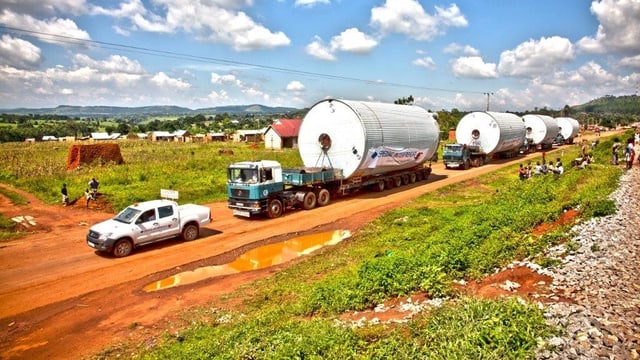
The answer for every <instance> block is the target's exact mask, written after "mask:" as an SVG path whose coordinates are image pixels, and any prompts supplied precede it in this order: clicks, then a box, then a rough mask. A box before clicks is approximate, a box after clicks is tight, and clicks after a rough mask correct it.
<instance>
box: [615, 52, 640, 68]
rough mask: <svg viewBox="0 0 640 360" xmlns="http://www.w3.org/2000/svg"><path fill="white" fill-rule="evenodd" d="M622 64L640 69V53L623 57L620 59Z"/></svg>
mask: <svg viewBox="0 0 640 360" xmlns="http://www.w3.org/2000/svg"><path fill="white" fill-rule="evenodd" d="M620 65H621V66H624V67H628V68H633V69H638V70H640V55H636V56H628V57H625V58H622V60H620Z"/></svg>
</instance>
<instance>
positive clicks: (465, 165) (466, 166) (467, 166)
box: [464, 160, 471, 170]
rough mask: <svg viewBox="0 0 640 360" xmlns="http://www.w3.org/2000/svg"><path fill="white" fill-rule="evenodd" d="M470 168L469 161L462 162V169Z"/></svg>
mask: <svg viewBox="0 0 640 360" xmlns="http://www.w3.org/2000/svg"><path fill="white" fill-rule="evenodd" d="M470 167H471V162H470V161H469V160H467V161H465V162H464V169H465V170H469V168H470Z"/></svg>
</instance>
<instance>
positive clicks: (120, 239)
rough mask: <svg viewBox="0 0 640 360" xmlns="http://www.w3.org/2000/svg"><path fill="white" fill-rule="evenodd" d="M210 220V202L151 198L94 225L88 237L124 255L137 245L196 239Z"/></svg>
mask: <svg viewBox="0 0 640 360" xmlns="http://www.w3.org/2000/svg"><path fill="white" fill-rule="evenodd" d="M210 222H211V210H210V209H209V208H208V207H206V206H202V205H195V204H185V205H178V204H177V203H176V202H175V201H171V200H164V199H163V200H151V201H145V202H141V203H137V204H133V205H131V206H129V207H127V208H126V209H124V210H122V211H121V212H120V213H118V215H116V216H115V217H114V218H112V219H109V220H106V221H103V222H101V223H98V224H96V225H93V226H92V227H91V228H90V229H89V233H88V234H87V239H86V240H87V245H89V246H90V247H91V248H93V249H95V250H98V251H101V252H108V253H112V254H113V255H114V256H115V257H124V256H128V255H129V254H131V252H132V251H133V249H135V248H136V247H139V246H142V245H147V244H151V243H155V242H158V241H162V240H167V239H171V238H175V237H182V239H183V240H185V241H191V240H195V239H197V238H198V237H199V236H200V227H201V226H203V225H207V224H209V223H210Z"/></svg>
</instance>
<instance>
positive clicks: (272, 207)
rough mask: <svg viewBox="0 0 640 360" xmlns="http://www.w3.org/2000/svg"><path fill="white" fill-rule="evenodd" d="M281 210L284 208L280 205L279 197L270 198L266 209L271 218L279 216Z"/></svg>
mask: <svg viewBox="0 0 640 360" xmlns="http://www.w3.org/2000/svg"><path fill="white" fill-rule="evenodd" d="M283 212H284V209H283V207H282V201H280V199H271V200H269V205H268V209H267V215H268V216H269V217H270V218H271V219H275V218H277V217H280V216H281V215H282V213H283Z"/></svg>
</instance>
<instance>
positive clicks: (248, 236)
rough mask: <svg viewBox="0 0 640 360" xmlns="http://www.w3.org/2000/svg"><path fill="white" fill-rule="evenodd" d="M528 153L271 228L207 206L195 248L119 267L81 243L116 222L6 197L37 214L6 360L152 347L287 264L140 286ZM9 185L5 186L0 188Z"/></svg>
mask: <svg viewBox="0 0 640 360" xmlns="http://www.w3.org/2000/svg"><path fill="white" fill-rule="evenodd" d="M538 156H540V154H531V155H528V156H526V157H519V158H517V159H512V160H503V161H497V162H494V163H490V164H487V165H485V166H483V167H480V168H472V169H470V170H468V171H460V170H445V169H444V168H443V166H442V164H440V163H437V164H434V166H433V174H432V176H431V177H430V179H429V180H428V181H427V182H422V183H416V184H412V185H408V186H405V187H402V188H398V189H392V190H388V191H384V192H381V193H362V194H360V195H356V196H350V197H346V198H342V199H339V200H337V201H334V202H332V203H331V204H329V205H328V206H326V207H324V208H319V209H314V210H311V211H292V212H289V213H287V214H285V216H283V217H281V218H278V219H272V220H266V219H254V220H247V219H241V218H236V217H233V216H232V215H231V212H230V211H229V210H228V209H227V207H226V203H212V204H207V206H208V207H209V208H210V209H211V212H212V216H213V219H214V220H213V223H212V224H210V225H208V226H207V227H206V229H203V231H202V237H201V238H200V239H198V240H196V241H192V242H181V241H177V240H176V241H172V240H170V241H167V242H164V243H161V244H158V245H151V246H148V247H145V248H142V249H139V250H137V251H136V252H135V253H134V254H133V255H131V256H129V257H126V258H122V259H115V258H111V257H109V256H104V255H101V254H97V253H95V252H94V251H93V250H92V249H90V248H89V247H88V246H87V245H86V243H85V236H86V233H87V231H88V228H89V226H91V225H93V224H95V223H97V222H99V221H102V220H105V219H107V218H109V217H111V216H112V214H109V213H106V212H104V211H102V210H101V209H100V208H99V204H95V203H91V204H90V207H89V208H88V209H87V208H85V207H84V204H76V205H75V206H69V207H62V206H55V205H54V206H51V205H47V204H43V203H42V202H40V201H38V200H37V199H35V197H33V196H31V195H30V194H25V193H24V192H22V191H19V190H16V189H12V190H14V191H16V192H18V193H20V194H22V195H23V196H25V197H26V198H27V199H29V204H28V205H26V206H13V205H11V203H10V202H9V201H8V200H7V199H4V198H2V197H1V196H0V213H2V214H4V215H5V216H7V217H15V216H31V217H32V218H33V221H34V222H35V224H36V225H35V226H33V227H32V228H29V229H28V230H29V231H32V232H33V233H31V234H29V235H27V236H25V237H23V238H20V239H17V240H13V241H8V242H5V243H2V244H0V283H2V284H3V286H2V287H1V289H0V337H2V338H3V341H2V343H1V344H0V357H1V358H3V359H23V358H48V359H69V358H83V357H87V356H90V355H92V354H95V353H97V352H99V351H101V350H103V349H105V348H106V347H108V346H112V345H114V344H119V343H125V342H131V343H139V342H141V341H142V340H143V339H145V340H146V341H148V342H151V343H152V342H153V341H154V340H153V339H154V338H156V337H157V336H158V334H160V333H162V332H165V331H166V332H169V333H171V332H173V331H175V330H176V329H177V328H178V327H180V326H181V325H180V324H181V323H182V322H181V316H180V313H181V310H183V309H186V308H189V307H193V306H198V305H204V304H210V306H215V307H224V306H226V305H227V304H225V302H224V301H223V300H222V296H221V295H224V294H227V293H229V292H231V291H233V290H234V289H236V288H237V287H238V286H241V285H243V284H247V283H249V282H250V281H253V280H255V279H258V278H261V277H265V276H269V275H270V274H273V273H275V272H277V271H278V270H280V269H282V268H283V267H286V264H284V265H280V266H276V267H272V268H267V269H264V270H258V271H252V272H244V273H239V274H235V275H229V276H224V277H221V278H214V279H209V280H205V281H201V282H198V283H195V284H192V285H186V286H181V287H176V288H172V289H167V290H163V291H159V292H153V293H146V292H144V291H143V290H142V288H143V287H144V286H145V285H147V284H149V283H150V282H153V281H157V280H160V279H162V278H164V277H166V276H168V275H172V274H175V273H177V272H180V271H185V270H189V269H194V268H196V267H200V266H205V265H218V264H225V263H228V262H230V261H231V260H233V259H235V258H236V257H237V256H239V255H240V254H241V253H243V252H245V251H247V250H249V249H251V248H254V247H257V246H260V245H262V244H266V243H271V242H276V241H283V240H285V239H288V238H291V237H294V236H299V235H302V234H306V233H315V232H322V231H330V230H337V229H345V230H350V231H351V232H352V233H355V232H357V231H358V230H359V229H360V228H362V226H364V225H365V224H367V223H368V222H370V221H372V220H374V219H375V218H377V217H378V216H380V214H382V213H384V212H386V211H388V210H390V209H393V208H395V207H398V206H401V205H403V204H405V203H406V202H408V201H411V200H412V199H414V198H417V197H419V196H421V195H423V194H426V193H429V192H431V191H434V190H435V189H437V188H440V187H442V186H446V185H449V184H452V183H456V182H459V181H464V180H467V179H471V178H474V177H476V176H478V175H481V174H484V173H488V172H491V171H494V170H496V169H498V168H501V167H504V166H509V165H511V164H513V163H515V162H521V161H523V160H524V161H526V159H529V158H534V157H538ZM0 186H3V187H6V185H2V184H0Z"/></svg>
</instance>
